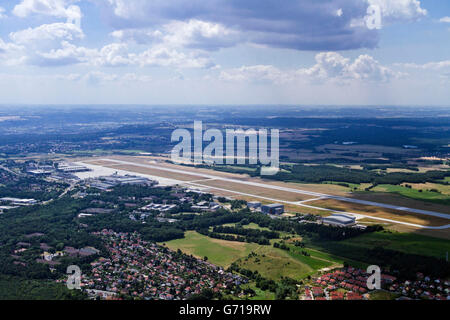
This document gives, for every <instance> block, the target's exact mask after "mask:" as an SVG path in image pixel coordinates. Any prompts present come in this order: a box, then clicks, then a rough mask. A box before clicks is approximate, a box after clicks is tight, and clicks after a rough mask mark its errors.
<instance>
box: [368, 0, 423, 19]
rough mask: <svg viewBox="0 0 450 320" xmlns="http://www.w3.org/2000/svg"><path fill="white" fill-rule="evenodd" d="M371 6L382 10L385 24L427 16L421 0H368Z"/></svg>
mask: <svg viewBox="0 0 450 320" xmlns="http://www.w3.org/2000/svg"><path fill="white" fill-rule="evenodd" d="M368 2H369V4H370V5H374V6H378V7H379V8H381V14H382V17H383V18H384V20H385V22H388V23H390V22H395V21H402V20H403V21H404V20H417V19H420V18H423V17H425V16H426V15H427V10H425V9H423V8H422V7H421V3H420V1H419V0H394V1H393V0H368Z"/></svg>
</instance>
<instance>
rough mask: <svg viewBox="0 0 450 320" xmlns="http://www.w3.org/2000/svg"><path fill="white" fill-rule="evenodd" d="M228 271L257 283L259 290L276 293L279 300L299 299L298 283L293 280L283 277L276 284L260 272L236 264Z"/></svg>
mask: <svg viewBox="0 0 450 320" xmlns="http://www.w3.org/2000/svg"><path fill="white" fill-rule="evenodd" d="M227 271H229V272H237V273H240V274H242V275H243V276H245V277H247V278H248V279H251V280H253V281H255V282H256V287H257V288H258V289H261V290H263V291H270V292H274V293H275V298H276V299H277V300H284V299H293V300H297V299H298V293H297V284H298V282H297V281H295V280H293V279H290V278H287V277H286V278H285V277H283V278H281V279H280V281H279V282H275V281H274V280H271V279H267V278H264V277H263V276H262V275H261V274H260V273H259V272H258V270H255V271H251V270H248V269H244V268H240V267H239V266H238V265H237V264H236V263H233V264H232V265H231V266H230V267H229V268H228V270H227Z"/></svg>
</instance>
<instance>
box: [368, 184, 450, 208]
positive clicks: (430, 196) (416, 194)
mask: <svg viewBox="0 0 450 320" xmlns="http://www.w3.org/2000/svg"><path fill="white" fill-rule="evenodd" d="M416 186H417V185H416ZM423 187H425V188H426V186H425V185H423ZM429 188H430V189H438V188H440V189H441V190H443V191H444V190H445V191H448V190H450V187H449V186H442V187H439V186H429ZM372 190H373V191H375V192H392V193H397V194H400V195H402V196H404V197H408V198H412V199H417V200H428V201H433V200H442V201H444V200H447V201H448V203H449V204H450V197H449V196H448V195H445V194H442V193H438V192H432V191H429V190H428V189H420V190H422V192H420V191H419V190H418V189H416V188H407V187H405V186H398V185H390V184H381V185H378V186H376V187H375V188H373V189H372ZM438 190H439V189H438Z"/></svg>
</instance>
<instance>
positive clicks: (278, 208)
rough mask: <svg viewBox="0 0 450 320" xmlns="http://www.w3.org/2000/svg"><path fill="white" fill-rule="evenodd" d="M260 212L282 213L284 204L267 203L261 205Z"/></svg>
mask: <svg viewBox="0 0 450 320" xmlns="http://www.w3.org/2000/svg"><path fill="white" fill-rule="evenodd" d="M261 212H262V213H265V214H273V215H275V214H277V215H280V214H283V213H284V205H282V204H278V203H274V204H268V205H264V206H262V207H261Z"/></svg>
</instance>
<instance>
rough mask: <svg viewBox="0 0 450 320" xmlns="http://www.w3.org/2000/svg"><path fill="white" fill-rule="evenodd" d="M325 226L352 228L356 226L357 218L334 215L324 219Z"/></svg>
mask: <svg viewBox="0 0 450 320" xmlns="http://www.w3.org/2000/svg"><path fill="white" fill-rule="evenodd" d="M322 222H323V224H327V225H332V226H338V227H352V226H354V225H356V218H355V217H352V216H349V215H345V214H333V215H331V216H329V217H325V218H323V219H322Z"/></svg>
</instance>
